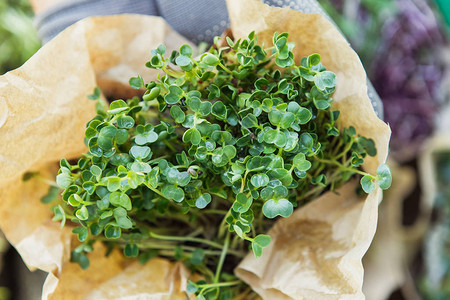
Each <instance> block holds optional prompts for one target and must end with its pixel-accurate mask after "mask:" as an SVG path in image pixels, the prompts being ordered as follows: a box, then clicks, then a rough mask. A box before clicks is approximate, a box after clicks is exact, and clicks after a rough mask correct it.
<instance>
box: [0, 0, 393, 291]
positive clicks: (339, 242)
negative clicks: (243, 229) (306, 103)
mask: <svg viewBox="0 0 450 300" xmlns="http://www.w3.org/2000/svg"><path fill="white" fill-rule="evenodd" d="M229 5H230V6H229V10H230V18H231V21H232V29H233V32H234V34H235V36H237V37H240V36H243V35H244V34H247V33H249V32H250V31H251V30H255V31H256V32H257V33H258V34H259V35H261V41H265V42H266V44H268V41H269V38H270V37H271V36H272V34H273V32H274V31H278V32H283V31H288V32H290V37H291V41H293V42H295V43H296V48H295V55H296V58H297V61H298V60H299V59H300V58H301V56H304V55H309V54H311V53H320V54H321V55H322V58H323V63H324V65H325V66H326V67H327V68H328V69H330V70H332V71H334V72H335V73H336V74H337V76H338V88H337V90H336V93H335V96H334V99H335V107H336V108H338V109H340V110H341V119H342V121H341V125H342V126H348V125H350V124H351V125H354V126H355V128H356V129H357V131H358V132H359V133H361V134H363V135H365V136H367V137H371V138H373V139H374V140H375V142H376V144H377V148H378V156H377V157H376V158H373V159H370V160H367V162H366V164H365V169H366V170H367V171H369V172H371V173H374V172H375V170H376V167H377V165H378V164H379V163H381V162H384V161H385V159H386V155H387V143H388V140H389V128H388V126H387V125H386V124H384V123H383V122H382V121H381V120H379V119H378V118H377V117H376V115H375V113H374V111H373V109H372V107H371V105H370V102H369V99H368V97H367V93H366V89H367V87H366V85H365V82H366V79H365V73H364V70H363V68H362V66H361V63H360V62H359V59H358V57H357V56H356V54H355V53H354V52H353V51H352V50H351V48H350V47H349V46H348V44H347V43H346V42H345V40H344V38H343V37H342V36H340V34H339V33H338V32H337V30H336V29H335V28H334V27H333V25H331V24H330V23H329V22H328V21H326V20H325V19H324V18H323V17H321V16H319V15H305V14H302V13H298V12H293V11H291V10H289V9H276V8H270V7H268V6H265V5H262V4H260V3H259V2H257V1H234V0H233V1H229ZM161 43H163V44H166V45H167V46H168V50H169V51H170V50H171V49H173V48H175V47H178V46H180V45H181V44H182V43H187V42H186V41H185V40H184V39H183V38H181V37H180V36H179V35H178V34H176V33H175V32H173V31H172V30H171V29H170V28H169V27H168V26H167V24H166V23H165V22H164V21H163V20H161V19H159V18H155V17H148V16H138V15H124V16H111V17H97V18H89V19H86V20H84V21H81V22H79V23H77V24H75V25H73V26H71V27H70V28H68V29H67V30H65V31H64V32H63V33H61V34H60V35H59V36H58V37H56V38H55V39H54V40H52V41H51V42H50V43H48V44H47V45H45V46H44V47H43V48H42V49H41V50H40V51H39V52H38V53H37V54H36V55H35V56H33V57H32V58H31V59H30V60H29V61H28V62H27V63H25V64H24V65H23V66H22V67H21V68H20V69H17V70H15V71H12V72H10V73H8V74H6V75H4V76H2V77H0V138H1V139H2V141H4V142H3V143H2V144H1V145H0V168H1V170H2V171H3V172H2V174H1V175H0V201H1V202H0V203H1V204H0V226H1V228H2V230H4V232H5V234H6V236H7V238H8V239H9V241H10V242H11V243H12V244H13V245H14V246H15V247H16V248H17V249H18V251H19V252H20V253H21V255H22V257H23V259H24V261H25V262H26V263H27V264H28V266H29V267H30V268H41V269H43V270H46V271H49V272H51V273H50V275H49V277H48V280H47V281H46V284H45V286H44V293H43V298H44V299H61V298H64V299H66V298H67V299H83V298H86V297H87V298H89V297H91V298H92V297H94V298H97V299H98V298H100V299H101V297H104V298H108V297H111V296H112V295H111V294H108V291H109V290H110V287H112V286H117V285H119V287H117V288H116V289H114V291H116V293H117V294H115V295H114V297H116V298H121V299H138V298H139V297H141V298H142V297H146V299H167V297H170V299H177V297H178V296H179V297H182V293H180V292H179V291H182V290H183V287H184V286H185V281H186V276H187V275H186V274H187V273H186V271H185V270H184V268H183V267H181V266H179V265H175V264H171V263H168V262H166V261H164V260H155V262H153V263H151V264H150V265H146V266H143V267H139V266H137V265H129V263H127V262H125V261H124V259H123V258H122V257H121V256H120V255H119V254H113V255H112V256H110V257H107V258H106V257H104V256H103V254H104V251H103V249H102V247H101V246H98V247H96V248H95V251H94V252H93V253H91V263H92V265H91V266H90V268H89V269H88V271H82V270H81V269H80V268H79V267H78V266H77V265H74V264H70V263H68V260H69V254H70V250H71V248H73V243H72V242H71V241H72V238H71V235H70V228H66V229H64V230H61V229H59V227H58V226H59V225H58V224H56V223H53V222H51V217H52V213H51V212H50V211H49V207H48V206H47V205H43V204H41V203H40V201H39V199H40V197H41V196H42V195H44V194H45V193H46V191H47V189H48V186H46V184H43V183H42V182H41V181H39V180H37V179H32V180H30V181H27V182H22V180H21V177H22V175H23V174H24V173H25V172H27V171H40V173H41V174H42V176H43V177H46V178H54V176H55V174H56V169H57V161H59V159H60V158H62V157H66V158H76V157H77V156H79V155H80V154H81V153H82V152H84V151H86V149H85V146H84V144H83V137H84V128H85V127H84V126H85V124H86V123H87V122H88V121H89V120H90V119H91V118H92V117H93V116H94V114H95V112H94V105H93V103H92V102H90V101H89V100H87V99H86V95H88V94H90V93H92V90H93V88H94V87H95V86H100V87H101V89H102V91H103V93H104V94H106V95H107V96H108V95H110V96H111V95H113V96H115V97H117V96H118V95H124V96H122V97H125V96H127V95H129V94H130V90H129V89H127V88H126V84H127V82H128V79H129V78H130V77H132V76H136V75H137V74H140V75H141V76H142V77H143V78H144V79H145V80H146V81H148V80H151V79H152V78H154V76H155V73H154V72H152V70H149V69H147V68H145V67H144V64H145V62H146V60H148V59H149V56H150V54H149V52H150V50H151V49H154V48H156V46H157V45H159V44H161ZM119 97H120V96H119ZM350 191H351V192H350ZM341 195H344V196H336V195H334V194H327V195H324V196H322V197H321V198H320V199H318V201H314V202H312V203H311V204H309V205H308V206H306V207H305V208H302V209H299V210H298V211H297V212H296V213H295V214H294V216H293V217H291V218H289V219H288V220H283V223H280V225H277V227H276V228H274V229H273V231H274V233H276V234H279V235H280V236H274V237H273V238H274V241H275V242H274V243H273V244H272V246H271V248H270V249H271V250H270V251H265V252H264V253H265V254H264V256H263V257H262V258H261V259H259V260H257V261H253V263H251V262H252V258H251V256H249V257H248V258H246V259H245V260H244V261H243V263H242V264H241V265H240V267H239V268H238V269H237V273H238V274H243V273H244V272H247V274H248V275H249V276H246V275H242V279H243V280H245V281H247V282H248V283H249V284H250V285H251V286H252V287H253V288H254V289H255V290H256V291H257V292H259V293H260V294H261V296H262V297H263V298H265V299H273V298H270V293H271V292H274V293H276V295H278V294H280V295H281V293H284V295H286V297H288V296H290V297H293V298H294V299H302V298H311V297H312V298H314V297H315V295H321V296H322V295H323V296H326V295H329V296H330V297H329V298H339V297H340V296H342V295H350V296H356V297H362V294H361V285H362V274H363V270H362V266H361V262H360V261H361V257H362V256H363V254H364V253H365V251H366V250H367V247H368V246H369V244H370V241H371V239H372V237H373V234H374V231H375V225H376V218H377V204H378V202H379V200H380V197H381V192H380V191H379V190H376V191H375V192H373V193H372V194H370V195H369V196H368V197H366V199H357V198H356V197H355V196H354V194H353V186H348V187H344V188H343V189H342V190H341ZM345 195H347V196H345ZM287 222H288V223H287ZM298 222H300V224H307V225H305V226H306V227H308V228H310V230H308V231H305V230H304V227H303V226H304V225H301V226H300V225H299V224H297V223H298ZM283 224H292V226H294V225H295V227H293V228H290V229H289V230H286V229H283ZM297 227H298V228H297ZM277 228H278V229H277ZM291 231H292V232H293V233H295V232H297V231H299V232H303V233H304V235H296V236H295V239H294V240H292V239H291V240H289V242H283V243H282V244H281V242H280V241H283V234H285V233H288V232H291ZM305 237H307V238H306V239H305ZM323 239H325V241H324V240H323ZM277 241H278V242H277ZM276 245H278V246H276ZM308 245H314V246H308ZM280 246H282V249H281V250H284V251H280ZM277 251H280V252H277ZM286 251H287V252H286ZM304 251H310V255H306V256H300V255H298V253H304ZM268 253H270V257H269V256H268ZM288 254H289V255H291V256H286V255H288ZM282 256H286V257H285V258H286V259H287V260H289V261H291V260H292V259H297V260H295V263H294V264H292V265H291V266H286V267H289V269H286V270H285V271H286V272H289V273H290V274H292V276H294V275H295V276H296V277H295V278H296V281H292V280H291V278H289V277H288V276H285V277H284V278H285V280H283V281H278V282H275V281H272V282H269V284H268V283H267V282H268V281H267V277H270V273H265V274H263V275H264V276H261V274H257V275H254V274H252V273H251V270H252V268H256V266H255V264H256V265H257V266H262V265H263V264H265V265H266V266H270V265H271V264H272V266H273V262H275V261H282V260H281V258H282ZM333 256H334V257H333ZM314 257H322V258H324V259H325V261H322V262H319V261H317V260H314V259H315V258H314ZM329 258H331V259H332V260H333V262H328V261H327V260H328V259H329ZM317 262H319V263H317ZM324 265H326V266H327V268H324V267H323V266H324ZM149 266H150V267H149ZM307 266H309V267H308V268H309V269H310V270H311V272H310V273H308V272H306V273H305V272H303V271H302V270H304V268H306V269H308V268H307ZM276 267H277V266H273V267H272V269H270V270H271V272H272V271H273V272H275V271H277V270H276ZM246 268H249V269H250V271H245V270H246ZM150 270H151V271H150ZM239 270H241V271H239ZM297 271H298V274H297ZM146 272H153V273H158V274H175V275H176V276H175V275H173V276H172V275H171V276H172V277H171V276H166V278H169V279H170V278H172V281H171V280H164V281H155V282H154V284H153V282H152V284H149V283H148V280H149V278H150V277H148V276H150V275H149V274H147V273H146ZM137 274H140V275H142V276H139V275H137ZM250 277H251V278H252V280H251V282H250V280H249V278H250ZM263 277H264V278H263ZM131 278H133V280H134V279H136V278H139V279H140V280H138V281H135V283H136V286H139V287H142V289H140V290H139V292H136V293H134V292H133V291H132V289H135V288H136V286H133V287H131V286H130V285H128V283H127V282H128V281H129V279H131ZM292 278H293V277H292ZM159 279H161V278H159ZM175 279H176V280H175ZM305 281H309V282H310V283H314V285H313V286H314V287H315V290H310V289H309V290H308V289H302V288H301V287H302V286H303V287H305V285H304V284H301V282H305ZM175 282H178V283H175ZM275 283H276V285H273V284H275ZM164 284H165V286H164ZM80 287H82V289H81V288H80ZM164 287H165V289H164ZM299 287H300V288H299ZM80 290H82V291H80ZM164 291H165V292H164ZM277 293H278V294H277ZM169 294H170V295H171V296H168V295H169ZM126 296H130V298H126ZM184 297H185V296H184ZM280 299H282V298H280Z"/></svg>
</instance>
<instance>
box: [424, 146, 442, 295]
mask: <svg viewBox="0 0 450 300" xmlns="http://www.w3.org/2000/svg"><path fill="white" fill-rule="evenodd" d="M434 165H435V169H436V173H437V174H436V175H435V178H436V187H437V195H436V199H435V207H434V210H435V214H436V219H435V222H434V224H433V226H432V227H431V229H430V230H429V232H428V234H427V237H426V240H425V245H424V261H425V270H424V271H425V272H424V275H423V277H422V279H421V280H420V283H419V289H420V291H421V293H422V296H423V297H424V299H430V300H445V299H450V185H449V184H448V183H449V182H450V152H438V153H435V154H434Z"/></svg>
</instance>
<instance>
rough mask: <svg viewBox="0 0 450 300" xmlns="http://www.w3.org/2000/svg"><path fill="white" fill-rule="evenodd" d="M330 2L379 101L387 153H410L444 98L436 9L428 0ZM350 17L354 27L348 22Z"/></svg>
mask: <svg viewBox="0 0 450 300" xmlns="http://www.w3.org/2000/svg"><path fill="white" fill-rule="evenodd" d="M325 1H326V0H325ZM321 2H322V1H321ZM331 2H332V3H333V6H334V9H336V10H337V11H338V12H339V14H340V15H339V16H337V17H336V14H335V15H333V13H331V16H332V17H333V18H334V19H335V20H336V22H337V23H338V25H339V26H340V27H341V29H342V30H343V31H344V34H346V35H347V37H349V39H350V42H351V44H352V46H353V47H354V48H355V50H356V52H358V53H359V54H360V57H361V59H362V62H363V64H364V65H365V67H366V70H367V72H368V75H369V78H370V79H371V81H372V83H373V85H374V87H375V89H376V91H377V92H378V94H379V95H380V97H381V99H382V101H383V104H384V114H385V115H384V119H385V121H386V122H388V123H389V125H390V126H391V129H392V138H391V144H390V146H391V150H392V151H391V154H392V155H393V156H394V157H395V158H396V159H397V160H399V161H407V160H410V159H412V158H414V156H415V155H416V153H417V151H418V150H419V149H420V146H421V143H422V141H423V140H424V139H425V138H426V137H427V136H429V135H430V134H431V133H432V131H433V127H434V117H435V113H436V112H437V110H438V109H439V106H440V104H441V103H442V102H443V100H442V99H441V98H442V95H443V94H444V93H443V92H441V91H440V89H441V86H440V84H441V82H442V80H443V77H444V75H445V73H446V67H445V65H444V62H443V61H442V59H441V55H440V53H439V52H440V50H441V49H442V47H443V46H444V45H446V40H445V37H444V35H443V33H442V32H441V28H440V26H439V23H438V21H437V19H436V17H435V15H434V12H433V11H432V9H431V8H430V6H429V4H428V2H427V1H426V0H360V1H348V0H333V1H331ZM322 3H324V2H322ZM388 4H393V5H392V9H386V7H387V6H388ZM325 8H326V6H325ZM355 11H356V14H355ZM386 11H387V12H386ZM339 20H342V21H339ZM349 20H352V21H353V22H355V23H357V27H355V26H353V28H352V27H351V26H348V22H349ZM345 22H347V24H345ZM341 25H347V26H341ZM355 28H356V29H355ZM346 31H347V32H346Z"/></svg>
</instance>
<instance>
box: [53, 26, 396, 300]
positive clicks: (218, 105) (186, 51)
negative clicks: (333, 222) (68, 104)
mask: <svg viewBox="0 0 450 300" xmlns="http://www.w3.org/2000/svg"><path fill="white" fill-rule="evenodd" d="M287 37H288V34H287V33H282V34H275V35H274V37H273V47H270V48H266V49H264V48H263V47H262V46H260V45H258V44H257V39H256V36H255V34H254V33H251V34H250V35H249V36H248V38H247V39H242V40H238V41H236V42H233V41H232V40H231V39H229V38H227V39H226V41H227V43H228V45H227V46H224V47H221V46H220V44H219V39H218V38H216V40H215V43H214V46H212V47H211V48H210V49H209V51H208V52H206V53H204V54H202V55H201V56H200V57H199V58H198V59H197V58H194V57H193V50H192V49H191V47H189V46H188V45H183V46H182V47H181V48H180V50H179V52H176V51H174V52H172V54H171V56H170V58H166V57H164V54H165V51H166V49H165V47H164V46H159V47H158V48H157V49H156V50H154V51H152V57H151V59H150V61H149V62H147V66H148V67H149V68H153V69H159V70H162V72H161V73H160V74H159V76H158V78H157V79H156V80H155V81H151V82H150V83H147V84H145V83H144V82H143V80H142V78H141V77H140V76H138V77H135V78H131V79H130V85H131V87H133V88H135V89H141V88H145V89H146V92H145V94H144V95H143V97H142V99H140V98H138V97H135V98H133V99H130V100H127V101H124V100H115V101H113V102H111V104H110V105H107V104H106V103H105V102H103V101H102V100H101V99H100V91H99V90H98V89H96V90H95V92H94V94H93V95H90V98H91V99H94V100H98V103H97V116H96V117H95V118H94V119H93V120H91V121H90V122H89V123H88V124H87V128H86V139H85V142H86V145H87V146H88V147H89V152H88V153H86V154H84V155H83V156H82V157H81V158H80V159H79V160H78V162H76V163H75V162H74V163H72V164H70V163H69V162H68V161H67V160H66V159H62V160H61V169H60V171H59V174H58V175H57V184H58V186H59V187H61V188H63V189H64V191H63V192H62V200H59V201H60V204H57V205H55V206H54V212H55V220H60V221H61V222H62V224H61V225H62V226H64V224H65V222H66V220H69V221H71V223H72V224H76V225H77V227H75V228H74V229H73V233H75V234H77V235H78V239H79V240H80V241H81V242H82V244H81V245H80V246H79V247H77V248H76V249H75V250H74V251H73V253H72V261H74V262H78V263H79V264H80V265H81V267H83V268H87V267H88V266H89V260H88V258H87V256H86V255H85V253H86V252H90V251H92V249H93V246H92V245H93V244H94V243H95V242H96V241H102V242H104V243H105V245H107V247H108V249H111V250H112V249H113V248H120V249H123V253H124V255H125V256H127V257H138V258H139V260H140V261H141V262H143V263H144V262H145V261H147V260H148V259H150V258H151V257H153V256H156V255H158V256H164V257H169V258H171V259H174V260H179V261H182V262H184V264H185V265H186V266H187V267H189V268H190V269H191V270H192V271H193V272H196V273H199V274H201V275H202V276H203V278H204V280H200V281H198V282H190V283H189V285H188V288H187V292H188V293H195V294H196V295H197V299H217V298H219V297H220V299H228V298H231V297H232V296H236V295H241V297H244V298H245V297H247V298H246V299H249V298H248V297H250V296H249V295H250V293H252V292H251V291H250V290H249V288H248V287H246V286H245V284H244V283H243V282H242V281H240V280H238V279H237V278H236V277H235V276H234V275H233V268H234V267H235V266H236V265H237V264H238V262H239V261H240V260H241V259H242V258H243V257H244V256H245V255H246V253H247V251H248V250H249V249H251V250H253V252H254V255H255V256H256V257H259V256H261V254H262V251H263V248H265V247H267V246H268V245H269V244H270V236H268V235H265V234H263V233H265V232H267V230H268V229H269V228H270V227H271V226H272V224H273V219H274V218H276V217H277V216H281V217H289V216H290V215H291V214H292V213H293V210H294V208H295V207H298V206H300V205H303V204H305V203H306V202H308V201H310V200H311V199H314V198H315V197H317V196H318V195H320V194H321V193H323V192H324V191H327V190H334V189H335V188H337V187H339V186H341V185H342V184H343V183H345V182H346V181H348V180H349V179H350V177H351V176H352V175H354V174H360V175H362V176H363V177H362V179H361V185H362V189H363V190H364V191H365V192H367V193H370V192H371V191H373V190H374V188H375V186H376V184H378V185H379V186H380V187H381V188H383V189H386V188H388V187H389V186H390V182H391V178H390V171H389V168H388V167H387V166H386V165H381V166H380V167H379V168H378V172H377V175H376V176H372V175H370V174H367V173H365V172H363V171H362V170H361V169H360V168H359V167H360V166H361V164H362V163H363V162H364V158H365V157H366V156H367V155H370V156H374V155H376V149H375V144H374V142H373V140H371V139H368V138H365V137H362V136H359V135H357V133H356V132H355V129H354V128H353V127H349V128H345V129H342V130H339V129H338V128H337V127H336V126H337V120H338V117H339V111H336V110H332V109H331V102H332V98H331V95H332V93H333V92H334V90H335V86H336V76H335V74H334V73H332V72H330V71H326V69H325V67H324V66H323V65H322V64H321V63H320V56H319V55H318V54H313V55H311V56H309V57H305V58H303V59H302V60H301V64H300V66H296V65H295V64H294V56H293V53H292V51H291V50H292V48H293V45H292V44H291V43H288V42H287ZM358 176H359V175H358ZM58 193H59V192H58V189H55V188H52V189H50V193H49V195H47V196H46V197H45V199H44V201H45V202H51V201H53V199H54V198H56V196H57V195H58Z"/></svg>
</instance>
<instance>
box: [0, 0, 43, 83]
mask: <svg viewBox="0 0 450 300" xmlns="http://www.w3.org/2000/svg"><path fill="white" fill-rule="evenodd" d="M40 46H41V42H40V40H39V38H38V36H37V32H36V29H35V28H34V26H33V11H32V10H31V6H30V4H29V1H27V0H0V75H1V74H3V73H6V72H7V71H9V70H11V69H15V68H17V67H19V66H20V65H22V64H23V63H24V62H25V61H26V60H27V59H28V58H30V57H31V56H32V55H33V54H34V53H35V52H36V51H37V50H38V49H39V48H40Z"/></svg>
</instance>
